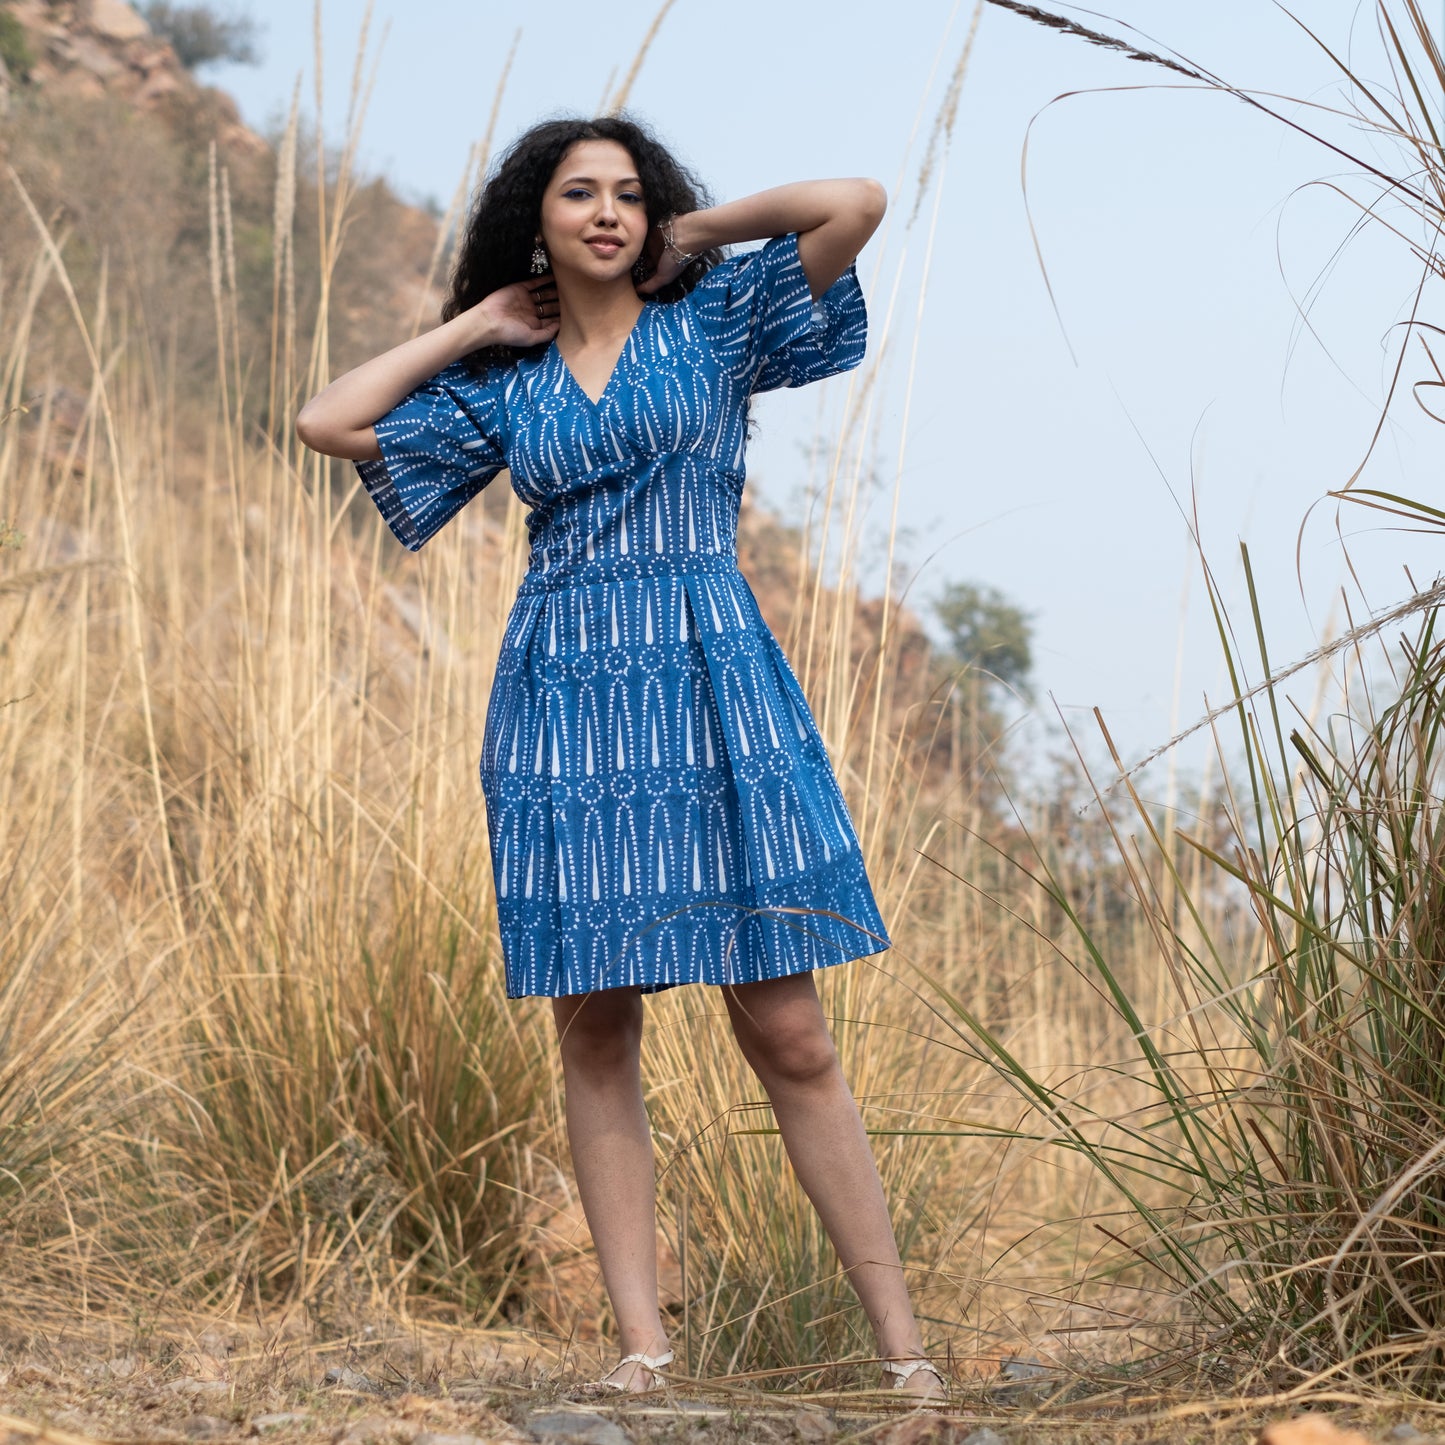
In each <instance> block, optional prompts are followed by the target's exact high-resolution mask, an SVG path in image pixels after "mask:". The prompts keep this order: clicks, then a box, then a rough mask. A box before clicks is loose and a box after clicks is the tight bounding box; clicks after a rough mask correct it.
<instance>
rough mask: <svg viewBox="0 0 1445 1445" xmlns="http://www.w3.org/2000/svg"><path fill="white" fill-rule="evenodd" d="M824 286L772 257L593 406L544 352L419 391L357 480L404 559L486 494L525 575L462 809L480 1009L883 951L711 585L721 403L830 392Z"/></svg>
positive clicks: (858, 323) (725, 584) (681, 315)
mask: <svg viewBox="0 0 1445 1445" xmlns="http://www.w3.org/2000/svg"><path fill="white" fill-rule="evenodd" d="M866 336H867V317H866V314H865V311H864V306H863V296H862V292H861V291H860V290H859V287H858V281H857V277H856V275H855V274H854V273H853V272H852V271H851V270H850V271H849V272H848V274H847V275H845V276H843V277H842V278H840V279H839V280H838V282H837V283H836V284H835V285H834V286H833V287H832V288H831V289H830V290H829V291H828V292H827V293H826V295H824V296H823V297H822V298H821V299H820V300H819V301H818V302H817V303H816V304H815V303H814V302H813V300H812V298H811V296H810V293H809V289H808V283H807V280H806V278H805V276H804V274H803V269H802V266H801V265H800V264H799V261H798V245H797V237H796V236H793V235H788V236H781V237H778V238H777V239H776V240H773V241H770V242H769V243H768V244H767V245H765V246H764V247H762V248H761V249H760V250H757V251H753V252H751V253H749V254H746V255H743V256H738V257H734V258H733V259H731V260H729V261H726V262H724V263H722V264H721V265H719V266H716V267H714V268H713V269H712V270H711V271H709V272H708V273H707V274H706V275H705V276H704V277H703V278H702V280H701V281H699V282H698V284H697V286H696V287H695V289H694V290H693V291H692V292H690V293H689V294H688V295H687V296H685V297H684V298H683V299H681V300H679V301H674V302H670V303H663V302H657V301H648V302H647V303H646V304H645V305H644V306H643V308H642V314H641V315H640V316H639V317H638V320H637V324H636V326H635V327H634V329H633V331H632V334H631V335H630V336H629V337H628V339H627V342H626V344H625V345H624V346H623V348H622V354H621V356H620V357H619V359H618V362H617V367H616V369H615V371H614V372H613V374H612V377H611V379H610V380H609V381H608V383H607V388H606V390H605V391H604V392H603V393H602V396H601V398H600V399H599V400H598V401H597V402H596V403H595V404H594V403H593V402H592V401H591V399H590V398H589V397H588V396H587V395H586V393H585V392H583V391H582V389H581V387H580V386H579V385H578V384H577V382H576V381H575V380H574V379H573V377H572V375H571V373H570V372H569V371H568V369H567V366H566V364H565V363H564V362H563V360H562V358H561V356H560V355H559V354H558V352H557V348H556V346H555V345H553V346H550V347H548V349H547V350H546V351H545V352H544V353H541V354H539V355H536V356H531V357H527V358H525V359H523V360H521V361H518V362H516V363H514V364H511V365H507V366H499V367H495V368H493V369H491V370H489V371H488V372H486V373H484V374H481V375H477V374H474V373H472V372H471V371H469V370H468V369H467V368H466V367H465V366H463V365H461V364H457V365H454V366H449V367H447V368H446V369H445V370H444V371H442V372H440V373H439V374H438V375H437V376H435V377H434V378H432V380H431V381H429V382H427V383H426V384H425V385H423V386H421V387H418V388H417V390H416V391H414V392H413V393H412V394H411V395H410V396H409V397H407V398H406V400H405V401H403V402H402V403H401V404H400V405H399V406H398V407H397V408H396V409H395V410H394V411H392V412H390V413H388V415H386V416H385V417H383V418H382V419H381V420H380V421H379V422H378V423H377V426H376V435H377V440H378V443H379V444H380V448H381V453H382V459H381V460H380V461H373V462H362V463H359V464H358V465H359V470H360V472H361V476H362V480H363V482H364V483H365V485H366V488H367V490H368V492H369V493H370V494H371V496H372V498H373V499H374V501H375V502H376V504H377V506H378V507H379V508H380V510H381V514H382V516H383V517H384V518H385V519H386V522H387V523H388V525H389V526H390V527H391V529H392V531H393V532H394V533H395V534H396V536H397V537H398V538H399V539H400V540H401V541H402V542H403V543H404V544H405V545H406V546H407V547H409V548H412V549H413V550H414V549H416V548H418V547H420V546H421V545H422V544H423V543H424V542H425V541H426V540H427V538H428V537H430V536H431V535H432V534H433V533H434V532H436V531H437V529H438V528H439V527H441V526H442V525H443V524H444V523H445V522H446V521H447V520H448V519H449V518H451V517H452V516H454V515H455V514H456V512H457V511H458V510H459V509H460V508H461V507H462V506H463V505H464V504H465V503H466V502H467V501H469V500H470V499H471V498H472V497H474V496H475V495H476V494H477V493H478V492H479V491H481V489H482V488H483V487H484V486H485V485H486V484H487V483H488V482H489V481H490V480H491V479H492V477H494V476H495V475H496V474H497V473H498V472H499V471H500V470H501V469H502V468H503V467H506V468H509V469H510V471H511V477H512V486H513V488H514V489H515V490H516V492H517V495H518V496H519V497H520V498H521V499H522V500H523V501H524V502H526V503H527V504H528V505H529V506H530V507H531V509H532V510H531V512H530V514H529V516H528V518H527V530H528V535H529V537H530V539H531V556H530V560H529V565H528V570H527V573H526V576H525V578H524V579H523V581H522V585H521V587H520V588H519V589H518V592H517V598H516V602H515V604H514V605H513V608H512V611H511V615H510V618H509V619H508V622H507V627H506V632H505V635H504V638H503V641H502V647H501V654H500V657H499V660H498V662H497V670H496V677H495V680H494V683H493V687H492V693H491V699H490V703H489V706H488V710H487V719H486V727H485V734H484V739H483V744H482V761H481V775H482V789H483V792H484V794H485V796H486V802H487V826H488V834H489V841H490V844H491V854H492V868H493V872H494V876H495V883H496V900H497V918H498V922H499V925H500V929H501V937H502V948H503V953H504V956H505V959H506V969H507V992H508V994H509V995H510V996H512V997H514V998H515V997H520V996H522V995H527V994H544V995H560V994H580V993H589V992H592V991H594V990H598V989H606V988H616V987H621V986H640V987H641V988H643V989H644V990H648V991H651V990H655V989H659V988H667V987H670V986H671V985H674V984H681V983H698V982H701V983H711V984H725V983H744V982H752V981H754V980H758V979H767V978H778V977H781V976H783V975H785V974H792V973H802V972H807V971H809V970H812V969H817V968H822V967H824V966H826V965H828V964H833V963H841V962H843V961H845V960H847V959H851V958H858V957H860V956H862V955H864V954H869V953H876V952H878V951H879V950H881V949H884V948H887V947H888V945H889V940H888V935H887V931H886V929H885V928H884V925H883V920H882V919H881V918H880V916H879V913H878V908H877V905H876V903H875V901H874V897H873V892H872V889H871V888H870V886H869V883H868V877H867V874H866V873H865V871H864V866H863V859H862V857H861V855H860V852H859V847H858V839H857V837H856V835H855V834H854V831H853V826H852V823H851V821H850V819H849V816H848V811H847V808H846V807H845V805H844V802H843V797H842V794H841V793H840V792H839V789H838V783H837V780H836V778H835V777H834V774H833V770H832V768H831V766H830V765H829V761H828V756H827V753H826V752H825V750H824V747H823V743H822V740H821V738H820V737H819V735H818V728H817V725H816V723H815V722H814V720H813V716H812V713H811V712H810V711H809V708H808V704H807V702H806V701H805V700H804V698H803V694H802V690H801V689H800V688H799V686H798V682H797V679H796V677H795V676H794V675H793V671H792V669H791V668H790V667H789V665H788V662H787V659H786V658H785V657H784V656H783V653H782V650H781V648H780V647H779V646H778V643H777V641H776V639H775V638H774V637H773V635H772V633H771V632H770V631H769V629H768V627H767V624H766V623H765V622H764V621H763V619H762V616H761V614H760V613H759V611H758V606H757V602H756V601H755V600H754V597H753V594H752V591H751V589H750V588H749V587H748V585H747V583H746V582H745V581H744V580H743V577H742V574H741V573H740V572H739V571H738V566H737V550H736V538H737V524H738V503H739V499H740V498H741V496H742V490H743V476H744V470H743V452H744V444H745V442H746V439H747V413H748V398H749V396H750V395H751V394H752V393H753V392H757V391H767V390H771V389H773V388H776V387H782V386H799V385H802V384H803V383H805V382H810V381H816V380H818V379H820V378H822V377H825V376H831V375H833V374H834V373H837V372H841V371H846V370H848V369H849V368H851V367H854V366H856V365H857V364H858V363H859V361H860V360H861V359H862V357H863V350H864V344H865V341H866Z"/></svg>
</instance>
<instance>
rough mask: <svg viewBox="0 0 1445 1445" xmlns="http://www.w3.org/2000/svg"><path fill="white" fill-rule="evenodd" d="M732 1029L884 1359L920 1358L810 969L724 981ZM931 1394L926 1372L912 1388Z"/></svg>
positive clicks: (882, 1207)
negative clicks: (732, 984)
mask: <svg viewBox="0 0 1445 1445" xmlns="http://www.w3.org/2000/svg"><path fill="white" fill-rule="evenodd" d="M723 996H724V998H725V999H726V1000H727V1007H728V1013H729V1015H730V1016H731V1018H732V1025H733V1032H734V1033H735V1034H736V1035H737V1040H738V1044H739V1046H740V1047H741V1049H742V1051H743V1056H744V1057H745V1058H746V1059H747V1061H748V1063H749V1064H750V1065H751V1066H752V1069H753V1072H754V1073H756V1074H757V1076H758V1079H759V1081H760V1082H761V1083H762V1085H763V1088H764V1089H766V1090H767V1094H768V1098H769V1099H770V1100H771V1101H772V1106H773V1115H774V1117H775V1118H776V1119H777V1121H778V1130H779V1132H780V1133H781V1134H782V1136H783V1144H784V1147H785V1148H786V1149H787V1151H788V1158H789V1159H791V1160H792V1162H793V1168H794V1169H795V1170H796V1171H797V1175H798V1182H799V1183H800V1184H802V1186H803V1189H804V1190H805V1191H806V1193H807V1195H808V1198H809V1199H811V1200H812V1201H813V1205H814V1207H815V1208H816V1209H817V1211H818V1216H819V1218H820V1219H821V1220H822V1221H823V1228H824V1229H826V1230H827V1231H828V1238H829V1239H831V1240H832V1241H833V1247H834V1248H835V1249H836V1250H837V1251H838V1258H839V1260H840V1261H841V1262H842V1265H843V1268H844V1270H845V1271H846V1272H847V1275H848V1278H849V1280H850V1281H851V1282H852V1284H853V1288H854V1289H855V1290H857V1292H858V1298H859V1300H860V1301H861V1302H862V1304H863V1308H864V1310H865V1311H866V1313H867V1315H868V1320H869V1323H870V1324H871V1325H872V1326H873V1334H874V1338H875V1339H876V1340H877V1343H878V1354H879V1357H880V1358H881V1359H897V1360H909V1359H918V1358H919V1357H921V1356H922V1354H923V1337H922V1336H921V1335H920V1333H919V1330H918V1323H917V1321H916V1320H915V1319H914V1317H913V1306H912V1304H911V1303H910V1301H909V1298H908V1289H907V1286H906V1284H905V1282H904V1279H903V1265H902V1263H901V1261H900V1260H899V1258H898V1243H897V1241H896V1240H895V1239H894V1237H893V1224H892V1221H891V1220H890V1219H889V1217H888V1205H887V1202H886V1200H885V1199H884V1197H883V1185H882V1183H881V1182H880V1180H879V1178H878V1168H877V1165H876V1164H875V1163H874V1161H873V1151H872V1149H870V1148H869V1145H868V1135H867V1133H866V1132H865V1131H864V1128H863V1121H862V1119H861V1118H860V1117H859V1114H858V1106H857V1104H856V1103H855V1102H854V1100H853V1095H852V1093H851V1092H850V1091H849V1088H848V1084H847V1082H846V1081H845V1079H844V1078H843V1071H842V1069H841V1067H840V1066H839V1064H838V1054H837V1051H836V1050H835V1049H834V1047H833V1040H832V1037H831V1036H830V1034H829V1033H828V1024H827V1020H826V1019H824V1017H823V1008H822V1005H821V1004H820V1003H819V1001H818V991H817V989H816V988H814V986H813V977H812V975H811V974H795V975H793V976H791V977H788V978H779V979H769V980H767V981H766V982H763V983H749V984H740V985H738V986H737V987H734V988H725V989H724V990H723ZM904 1388H905V1389H906V1390H907V1391H908V1393H910V1394H915V1395H920V1396H923V1397H925V1398H928V1397H932V1396H935V1395H941V1394H942V1389H941V1387H940V1386H939V1382H938V1381H937V1380H936V1379H935V1378H934V1377H933V1375H931V1374H929V1373H928V1372H927V1371H922V1370H921V1371H919V1372H918V1373H917V1374H915V1375H914V1376H913V1377H912V1379H911V1380H910V1381H909V1382H908V1384H907V1386H905V1387H904Z"/></svg>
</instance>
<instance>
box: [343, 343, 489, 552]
mask: <svg viewBox="0 0 1445 1445" xmlns="http://www.w3.org/2000/svg"><path fill="white" fill-rule="evenodd" d="M503 375H504V374H503V373H502V372H500V371H499V370H497V369H493V370H491V371H488V372H487V373H486V374H485V375H482V376H477V375H474V374H473V373H472V372H471V371H469V370H468V369H467V367H466V366H465V365H463V364H462V363H461V362H456V363H454V364H453V365H451V366H448V367H447V368H446V369H445V370H444V371H439V372H438V373H437V374H436V375H435V376H434V377H432V379H431V380H430V381H427V382H423V383H422V385H420V386H419V387H417V389H416V390H415V391H413V392H412V393H411V394H410V395H409V396H408V397H406V399H405V400H403V401H402V402H401V403H400V404H398V405H397V406H396V407H394V408H393V409H392V410H391V411H389V412H387V414H386V415H385V416H384V417H382V418H381V420H380V421H378V422H377V423H376V440H377V445H378V446H380V448H381V458H380V460H379V461H367V462H357V464H356V470H357V471H358V472H359V473H360V475H361V481H362V484H363V485H364V486H365V487H366V490H367V494H368V495H369V496H370V497H371V500H372V501H373V502H375V503H376V506H377V509H378V511H380V513H381V516H382V520H383V521H385V523H386V525H387V526H388V527H390V528H391V530H392V532H393V534H394V535H395V536H396V539H397V540H398V541H399V542H400V543H401V544H402V545H403V546H404V547H406V548H408V549H409V550H410V551H412V552H415V551H416V550H417V549H418V548H419V547H421V546H422V544H423V543H424V542H426V541H427V539H428V538H430V537H431V536H433V535H434V534H435V533H436V532H437V531H439V530H440V529H441V528H442V527H443V526H445V525H446V523H448V522H449V521H451V519H452V518H453V517H454V516H456V514H457V513H458V512H459V511H461V509H462V508H463V507H464V506H466V504H467V503H468V502H470V501H471V499H472V498H473V497H475V496H476V495H477V493H478V492H480V491H481V490H482V488H483V487H485V486H486V485H487V483H488V482H490V481H491V480H492V478H493V477H495V476H496V475H497V473H498V472H499V471H501V470H502V468H503V467H504V466H506V464H507V462H506V438H505V435H504V425H503V423H504V418H505V409H504V407H503V399H502V387H503Z"/></svg>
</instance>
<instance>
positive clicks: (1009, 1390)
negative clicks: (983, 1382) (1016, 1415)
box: [988, 1359, 1058, 1405]
mask: <svg viewBox="0 0 1445 1445" xmlns="http://www.w3.org/2000/svg"><path fill="white" fill-rule="evenodd" d="M998 1373H999V1379H998V1380H997V1381H995V1382H994V1383H992V1384H991V1385H990V1386H989V1388H988V1398H989V1399H990V1400H991V1401H993V1402H994V1403H995V1404H999V1405H1041V1404H1042V1403H1043V1402H1044V1401H1045V1400H1047V1399H1048V1398H1049V1397H1050V1396H1051V1395H1052V1394H1053V1393H1054V1390H1055V1388H1056V1387H1057V1384H1058V1381H1057V1380H1056V1379H1055V1377H1054V1373H1053V1371H1052V1370H1051V1369H1050V1368H1049V1367H1048V1366H1047V1365H1045V1364H1043V1363H1041V1362H1040V1361H1039V1360H1023V1359H1008V1360H1004V1361H1003V1363H1002V1364H1000V1365H999V1367H998Z"/></svg>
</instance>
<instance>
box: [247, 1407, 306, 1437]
mask: <svg viewBox="0 0 1445 1445" xmlns="http://www.w3.org/2000/svg"><path fill="white" fill-rule="evenodd" d="M310 1418H311V1417H310V1416H309V1415H308V1414H307V1413H306V1411H305V1410H277V1411H276V1412H274V1413H273V1414H270V1415H257V1416H255V1417H254V1418H253V1419H252V1421H251V1433H252V1434H253V1435H269V1434H270V1433H271V1431H272V1430H284V1429H286V1427H287V1426H288V1425H304V1424H306V1422H307V1421H308V1420H309V1419H310Z"/></svg>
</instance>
